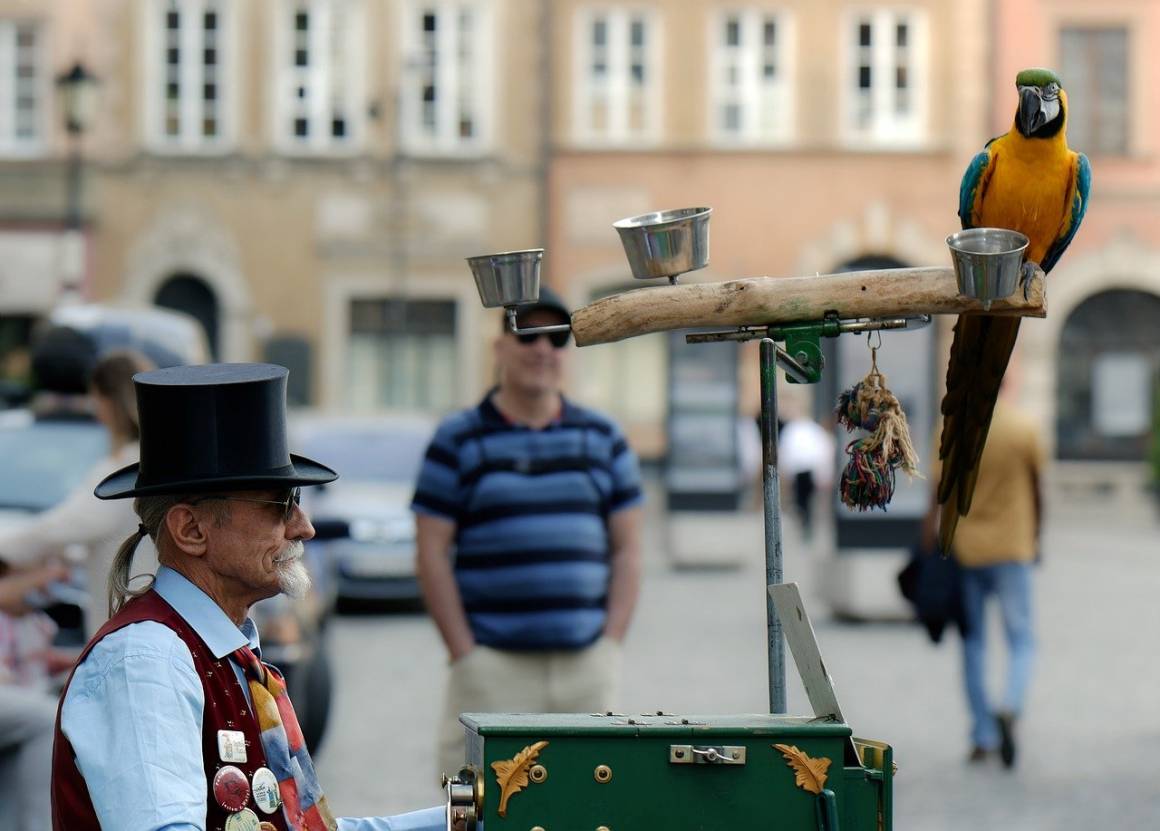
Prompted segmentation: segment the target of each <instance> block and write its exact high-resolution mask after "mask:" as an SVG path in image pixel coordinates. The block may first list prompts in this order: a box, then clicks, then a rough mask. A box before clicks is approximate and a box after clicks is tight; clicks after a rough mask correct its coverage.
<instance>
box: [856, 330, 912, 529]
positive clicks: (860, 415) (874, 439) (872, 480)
mask: <svg viewBox="0 0 1160 831" xmlns="http://www.w3.org/2000/svg"><path fill="white" fill-rule="evenodd" d="M877 351H878V350H877V349H872V350H871V356H872V357H871V368H870V372H869V373H868V374H867V375H866V377H865V378H863V379H862V380H861V381H859V382H858V383H857V384H855V385H854V386H853V387H852V388H850V389H848V390H846V391H845V392H843V393H842V394H841V395H839V396H838V406H837V409H836V411H835V415H836V416H837V419H838V423H839V424H841V425H843V426H844V427H845V428H846V429H847V430H851V431H853V430H859V429H860V430H865V431H866V432H867V433H869V435H867V436H863V437H862V438H857V439H854V440H853V441H852V442H850V443H849V444H848V445H846V453H847V454H849V456H850V461H849V462H847V464H846V469H845V470H843V471H842V481H841V485H840V488H841V494H842V502H843V503H844V504H845V505H847V506H848V507H850V508H857V509H858V510H859V511H867V510H871V509H873V508H881V509H882V510H884V511H885V510H886V506H887V504H889V502H890V500H891V499H892V498H893V497H894V485H895V471H896V470H897V469H899V468H901V469H902V470H903V472H905V473H906V474H907V475H909V476H919V477H920V478H921V474H920V473H919V472H918V454H917V453H915V452H914V444H913V442H912V441H911V439H910V427H909V425H907V423H906V413H904V412H903V411H902V405H901V404H899V403H898V399H897V398H895V397H894V394H893V393H892V392H890V390H888V389H887V388H886V376H884V375H883V374H882V373H881V372H879V371H878V362H877Z"/></svg>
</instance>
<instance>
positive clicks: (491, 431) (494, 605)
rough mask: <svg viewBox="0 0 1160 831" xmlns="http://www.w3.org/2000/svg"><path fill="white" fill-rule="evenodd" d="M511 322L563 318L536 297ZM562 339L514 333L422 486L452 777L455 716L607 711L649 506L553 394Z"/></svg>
mask: <svg viewBox="0 0 1160 831" xmlns="http://www.w3.org/2000/svg"><path fill="white" fill-rule="evenodd" d="M518 321H519V326H520V327H521V328H523V327H533V326H543V325H551V324H560V323H567V322H568V321H569V313H568V309H567V307H566V306H565V305H564V303H563V301H562V300H560V298H559V297H557V296H556V295H555V294H554V293H553V292H552V291H550V290H548V289H541V292H540V298H539V301H538V302H537V303H535V304H532V305H528V306H522V307H521V310H520V313H519V316H518ZM569 337H570V333H569V332H566V331H564V332H556V333H553V334H548V335H544V334H522V335H517V334H513V333H512V332H510V331H508V330H507V329H506V327H505V329H504V331H503V334H501V335H500V336H499V338H497V340H496V342H495V359H496V366H497V368H498V370H499V385H498V386H497V387H496V388H495V389H493V390H491V391H490V392H488V394H487V395H486V396H485V397H484V399H483V401H481V402H480V403H479V405H478V406H476V407H472V408H471V409H468V410H465V411H463V412H459V413H455V414H454V415H452V416H450V417H449V418H447V419H445V420H444V421H443V423H442V424H441V425H440V426H439V428H438V430H437V431H436V433H435V437H434V439H433V440H432V442H431V445H430V447H429V448H428V450H427V456H426V460H425V462H424V464H423V468H422V470H421V471H420V474H419V481H418V484H417V486H416V490H415V497H414V502H413V504H412V507H413V509H414V511H415V514H416V523H417V535H418V539H417V547H418V553H417V569H418V574H419V579H420V582H421V584H422V588H423V596H424V598H425V599H426V602H427V609H428V611H429V612H430V614H431V617H432V618H433V619H434V621H435V624H436V626H437V627H438V628H439V633H440V635H441V636H442V637H443V642H444V644H445V645H446V647H447V653H448V656H449V658H450V661H451V668H450V673H449V677H448V680H447V689H446V694H445V699H444V708H443V717H442V722H441V724H440V725H439V738H438V763H439V767H440V770H441V771H443V772H445V773H452V772H454V771H456V770H458V768H459V767H460V765H461V764H462V763H463V760H464V732H463V727H462V726H461V725H460V724H459V720H458V719H459V714H460V713H462V712H471V711H476V712H561V713H564V712H592V711H597V710H599V711H603V710H606V709H611V708H612V707H613V701H614V699H615V697H616V689H617V683H618V677H619V665H620V653H621V643H622V641H623V640H624V636H625V634H626V632H627V631H628V625H629V621H630V619H631V617H632V613H633V609H634V607H635V605H636V600H637V595H638V592H639V587H640V568H641V567H640V528H641V514H642V511H641V509H640V505H641V502H642V501H643V495H642V492H641V485H640V473H639V470H638V465H637V460H636V457H635V455H634V454H633V452H632V450H630V449H629V447H628V444H627V443H626V442H625V439H624V437H623V435H622V434H621V432H620V430H619V428H617V426H616V425H615V424H614V423H613V422H612V421H611V420H609V419H608V418H607V417H606V416H603V415H600V414H599V413H596V412H594V411H592V410H589V409H587V408H585V407H581V406H580V405H578V404H576V403H574V402H572V401H571V400H569V399H566V398H565V397H564V396H562V395H561V394H560V379H561V372H562V370H563V364H564V357H565V352H564V348H565V347H566V346H567V344H568V340H569Z"/></svg>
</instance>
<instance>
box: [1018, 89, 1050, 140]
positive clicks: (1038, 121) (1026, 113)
mask: <svg viewBox="0 0 1160 831" xmlns="http://www.w3.org/2000/svg"><path fill="white" fill-rule="evenodd" d="M1046 123H1047V111H1046V108H1045V107H1044V106H1043V94H1042V93H1041V92H1040V91H1039V88H1038V87H1020V88H1019V132H1021V133H1023V135H1025V136H1030V135H1032V134H1033V133H1034V132H1035V131H1036V130H1038V129H1039V128H1040V127H1042V126H1043V125H1044V124H1046Z"/></svg>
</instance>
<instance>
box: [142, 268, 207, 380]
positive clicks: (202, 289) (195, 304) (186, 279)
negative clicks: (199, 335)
mask: <svg viewBox="0 0 1160 831" xmlns="http://www.w3.org/2000/svg"><path fill="white" fill-rule="evenodd" d="M153 302H154V303H155V304H156V305H158V306H161V307H163V308H166V309H175V310H177V311H179V312H185V313H186V314H188V315H190V316H192V317H193V318H195V319H196V320H197V322H198V323H200V324H201V326H202V328H203V329H204V330H205V339H206V343H208V344H209V354H210V356H211V357H212V358H213V360H215V361H216V360H218V359H219V358H220V356H221V339H220V336H219V335H220V332H219V330H220V320H219V316H220V310H219V308H218V306H219V304H218V299H217V295H216V294H214V290H213V289H212V288H210V286H209V284H208V283H206V281H205V280H203V279H201V278H200V277H198V276H197V275H195V274H174V275H173V276H172V277H170V278H169V279H168V280H166V281H165V282H164V283H162V284H161V286H160V287H159V288H158V289H157V294H156V295H154V298H153Z"/></svg>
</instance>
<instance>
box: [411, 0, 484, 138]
mask: <svg viewBox="0 0 1160 831" xmlns="http://www.w3.org/2000/svg"><path fill="white" fill-rule="evenodd" d="M465 11H467V12H470V13H471V14H472V16H473V19H474V23H473V28H472V32H473V33H474V40H473V42H468V46H469V49H468V57H467V60H468V66H467V68H466V71H464V70H465V68H464V67H463V66H461V65H460V62H461V60H462V58H463V56H462V54H461V47H462V46H463V42H461V41H462V39H461V31H460V13H461V12H465ZM399 13H400V15H401V17H400V19H399V26H398V29H399V32H400V35H401V50H400V55H401V60H402V66H401V68H400V69H401V71H400V89H399V99H400V100H399V136H398V138H399V142H400V146H401V147H402V149H403V151H404V152H405V153H407V154H409V155H412V156H465V157H471V156H482V155H485V154H487V153H488V152H490V151H491V149H492V140H493V135H492V131H493V108H494V100H493V99H494V92H493V90H494V83H493V76H494V72H495V52H496V47H495V43H496V40H495V31H494V11H493V9H492V4H491V3H490V2H487V0H427V2H423V1H422V0H406V2H404V3H402V4H401V7H400V12H399ZM427 13H434V14H435V15H436V24H435V37H436V42H435V55H436V63H435V65H434V86H435V107H434V116H435V124H434V128H433V129H430V128H428V127H425V126H424V124H423V120H424V102H423V100H422V97H423V96H422V92H421V89H420V87H421V85H422V83H423V73H424V70H425V68H426V67H425V57H424V55H425V49H426V47H425V45H424V34H423V30H422V26H423V17H424V15H425V14H427ZM448 23H453V24H454V25H448ZM449 55H451V56H455V58H454V59H453V60H446V59H444V57H443V56H449ZM446 90H450V93H449V94H441V93H440V91H446ZM464 99H467V100H468V101H469V102H470V107H471V109H472V111H473V116H474V120H473V135H471V136H470V137H466V138H465V137H463V136H460V135H459V120H460V115H461V110H460V105H461V103H462V102H463V101H464Z"/></svg>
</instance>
